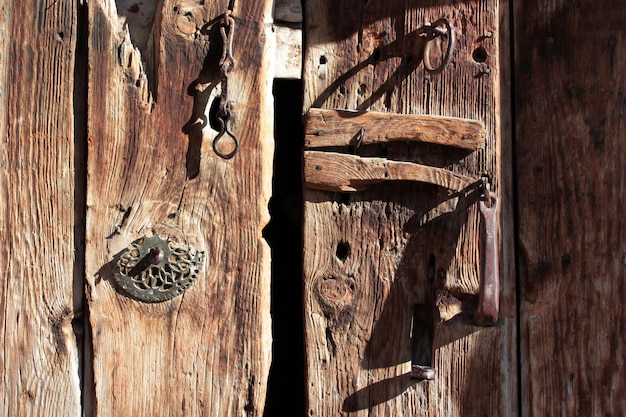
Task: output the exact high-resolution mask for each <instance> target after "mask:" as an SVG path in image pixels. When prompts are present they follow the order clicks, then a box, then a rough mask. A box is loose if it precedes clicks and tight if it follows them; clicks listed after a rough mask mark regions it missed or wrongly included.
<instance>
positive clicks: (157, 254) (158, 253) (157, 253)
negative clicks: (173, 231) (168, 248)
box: [148, 247, 165, 265]
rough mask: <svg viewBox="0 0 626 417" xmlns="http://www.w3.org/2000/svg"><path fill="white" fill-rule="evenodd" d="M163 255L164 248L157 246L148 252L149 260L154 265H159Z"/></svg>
mask: <svg viewBox="0 0 626 417" xmlns="http://www.w3.org/2000/svg"><path fill="white" fill-rule="evenodd" d="M163 256H165V253H164V252H163V249H161V248H157V247H155V248H152V249H150V253H149V254H148V261H149V262H150V263H151V264H152V265H157V264H159V263H160V262H161V261H162V260H163Z"/></svg>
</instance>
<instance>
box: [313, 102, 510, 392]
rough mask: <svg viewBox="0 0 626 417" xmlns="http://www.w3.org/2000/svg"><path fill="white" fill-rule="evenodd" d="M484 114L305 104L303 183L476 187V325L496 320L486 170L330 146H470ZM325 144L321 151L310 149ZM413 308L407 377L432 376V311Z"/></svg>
mask: <svg viewBox="0 0 626 417" xmlns="http://www.w3.org/2000/svg"><path fill="white" fill-rule="evenodd" d="M485 134H486V133H485V126H484V124H483V123H482V122H481V121H478V120H471V119H460V118H455V117H442V116H430V115H404V114H392V113H379V112H353V111H347V110H323V109H310V110H309V112H308V114H307V119H306V127H305V148H306V149H305V151H304V184H305V186H307V187H309V188H314V189H320V190H328V191H339V192H354V191H360V190H363V189H365V188H366V187H367V186H369V185H371V184H374V183H379V182H383V181H393V180H395V181H397V180H404V181H419V182H426V183H430V184H435V185H438V186H441V187H445V188H447V189H449V190H452V191H455V192H459V191H463V190H467V189H469V188H473V187H476V186H478V187H480V195H481V196H480V199H479V200H478V204H479V212H480V216H481V222H480V223H481V226H482V231H481V238H480V239H481V243H482V244H481V249H480V251H481V265H480V267H479V268H480V271H481V279H480V290H479V301H478V307H477V309H476V311H475V314H474V320H475V322H476V324H477V325H480V326H490V325H493V324H495V323H496V322H497V321H498V310H499V292H500V284H499V279H500V277H499V263H498V248H499V245H498V240H497V209H498V199H497V196H496V194H495V193H494V192H493V191H492V190H491V184H490V182H489V179H488V177H487V176H484V177H482V179H480V180H477V179H475V178H471V177H468V176H465V175H460V174H457V173H454V172H452V171H449V170H446V169H443V168H438V167H433V166H428V165H422V164H418V163H413V162H406V161H394V160H390V159H387V158H381V157H362V156H359V155H354V154H350V153H341V152H336V151H328V150H329V149H335V148H338V149H341V148H348V149H354V148H355V147H359V146H362V145H367V144H375V143H386V142H394V141H409V142H411V141H412V142H424V143H433V144H438V145H443V146H451V147H455V148H460V149H465V150H468V151H475V150H477V149H479V148H481V147H483V146H484V144H485ZM315 148H317V149H319V148H324V149H325V150H323V151H322V150H313V149H315ZM427 310H428V307H427V306H425V305H420V306H419V307H416V310H415V312H414V315H413V328H412V332H413V336H412V339H413V348H412V350H413V355H412V356H413V358H412V364H411V365H412V366H411V376H412V377H413V378H416V379H422V380H431V379H434V378H435V369H434V368H433V367H432V339H433V334H432V333H433V328H432V327H433V323H432V321H433V318H432V315H429V314H428V313H424V311H427Z"/></svg>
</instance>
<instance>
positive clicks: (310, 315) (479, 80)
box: [303, 0, 517, 416]
mask: <svg viewBox="0 0 626 417" xmlns="http://www.w3.org/2000/svg"><path fill="white" fill-rule="evenodd" d="M506 14H507V9H506V4H505V3H503V4H501V3H499V2H497V1H491V0H486V1H483V0H468V1H430V2H410V1H392V2H390V1H361V0H355V1H348V2H342V7H341V8H337V7H335V6H334V2H332V1H326V0H311V1H307V2H306V13H305V16H306V17H307V21H306V25H305V27H307V28H308V30H307V33H306V51H305V58H304V79H303V82H304V95H305V111H306V112H308V117H307V124H306V136H305V148H307V151H305V157H304V164H305V166H304V176H305V187H306V188H305V191H304V196H305V203H304V300H305V335H306V338H305V346H306V349H307V352H308V362H307V372H308V375H307V390H308V400H309V404H308V412H309V415H312V416H330V415H338V413H345V414H346V415H348V414H349V415H377V416H378V415H380V416H390V415H431V416H436V415H455V416H461V415H463V416H467V415H502V416H511V415H514V414H515V413H516V412H517V372H516V340H517V338H516V316H515V278H514V277H515V275H514V268H513V265H514V262H513V258H512V257H513V251H512V248H513V235H512V232H513V228H512V225H513V221H512V199H511V196H512V194H511V190H512V181H511V169H510V166H511V149H510V146H511V141H510V136H509V134H508V133H507V131H506V128H507V127H508V126H509V122H510V120H509V116H508V109H509V103H508V97H509V92H508V91H507V90H503V89H500V88H499V87H500V85H501V83H506V80H507V79H508V61H507V58H506V51H508V45H507V44H506V38H505V37H503V36H500V34H501V33H507V31H508V28H507V27H506V20H502V21H501V20H500V16H506ZM437 30H439V31H440V32H439V35H435V34H434V33H435V32H434V31H437ZM453 36H454V38H455V39H453ZM431 42H432V44H430V43H431ZM502 42H505V43H504V44H503V43H502ZM501 54H503V55H504V56H501ZM448 59H449V63H448V64H446V62H447V60H448ZM439 66H441V68H440V69H438V68H437V67H439ZM425 67H427V68H429V70H427V69H425ZM505 85H506V84H505ZM320 108H323V109H341V110H343V109H348V110H356V111H365V110H367V111H368V113H367V114H364V115H362V116H359V117H355V115H354V114H351V113H345V112H324V111H320V110H318V109H320ZM374 111H379V112H383V113H382V114H380V115H378V116H376V118H375V119H373V117H374V115H375V113H373V112H374ZM406 114H414V115H425V116H422V117H413V118H411V117H408V116H406ZM437 116H440V117H437ZM473 141H475V143H472V142H473ZM357 142H358V143H357ZM401 163H404V165H398V164H401ZM350 164H352V165H350ZM396 166H397V167H398V169H396ZM400 167H402V169H400ZM422 171H424V174H422V173H421V172H422ZM411 173H413V174H411ZM482 176H488V177H489V181H490V183H491V190H492V191H494V192H495V193H496V195H497V198H498V200H499V215H498V219H497V224H498V231H497V232H495V233H497V236H498V240H499V241H500V242H501V246H500V247H501V251H500V255H499V256H500V259H501V265H502V269H501V273H502V281H501V282H502V289H501V294H500V296H501V304H500V314H499V320H498V322H497V324H496V325H494V326H490V327H480V326H477V325H476V323H475V321H474V318H473V314H474V311H475V309H476V308H477V304H478V297H477V294H478V291H479V286H480V280H481V278H480V277H481V275H483V274H484V272H483V271H482V267H481V266H480V264H481V262H480V257H481V241H482V240H481V239H483V237H482V233H481V227H483V226H484V225H483V224H482V222H481V221H480V215H479V205H480V201H479V200H480V199H481V197H480V194H481V193H482V192H481V191H480V190H479V189H477V184H479V183H480V180H481V177H482ZM394 180H401V181H394ZM411 180H413V181H411ZM319 189H321V190H319ZM354 191H356V192H354ZM412 365H421V366H426V367H427V368H429V371H428V372H432V371H431V370H430V368H433V370H434V375H433V376H434V378H433V379H432V380H428V381H426V380H424V379H423V378H412V377H411V370H412ZM428 379H431V378H430V377H429V378H428Z"/></svg>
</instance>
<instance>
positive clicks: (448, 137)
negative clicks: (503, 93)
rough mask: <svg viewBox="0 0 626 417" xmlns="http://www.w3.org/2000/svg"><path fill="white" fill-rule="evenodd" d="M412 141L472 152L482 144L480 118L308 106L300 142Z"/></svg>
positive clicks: (321, 144) (312, 145)
mask: <svg viewBox="0 0 626 417" xmlns="http://www.w3.org/2000/svg"><path fill="white" fill-rule="evenodd" d="M361 129H363V130H362V131H361ZM357 137H359V146H360V145H369V144H373V143H385V142H394V141H416V142H425V143H435V144H438V145H444V146H453V147H456V148H460V149H467V150H471V151H475V150H476V149H478V148H481V147H483V146H484V144H485V124H484V123H483V122H482V121H480V120H470V119H461V118H458V117H444V116H430V115H423V114H402V115H399V114H397V113H381V112H376V111H369V112H355V111H346V110H326V109H314V108H312V109H309V111H308V113H307V117H306V124H305V136H304V145H305V146H306V147H308V148H315V147H326V146H349V145H354V143H355V138H357Z"/></svg>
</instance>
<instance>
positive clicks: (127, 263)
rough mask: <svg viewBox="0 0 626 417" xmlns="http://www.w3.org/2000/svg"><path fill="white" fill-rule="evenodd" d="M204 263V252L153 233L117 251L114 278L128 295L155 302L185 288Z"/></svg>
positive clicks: (174, 294)
mask: <svg viewBox="0 0 626 417" xmlns="http://www.w3.org/2000/svg"><path fill="white" fill-rule="evenodd" d="M203 264H204V252H198V251H196V250H194V249H192V248H189V247H185V246H182V245H177V244H175V243H174V242H172V241H171V240H170V239H168V238H165V239H163V238H161V237H160V236H159V235H153V236H150V237H143V238H141V239H138V240H136V241H135V242H133V243H132V244H131V245H130V247H129V248H128V249H127V250H126V251H124V252H123V253H122V254H121V255H120V257H119V260H118V262H117V265H118V267H119V272H118V273H117V274H115V280H116V282H117V285H118V287H119V288H120V289H121V290H122V291H123V292H124V293H126V294H127V295H129V296H130V297H132V298H135V299H137V300H140V301H144V302H147V303H156V302H160V301H166V300H170V299H172V298H174V297H176V296H178V295H181V294H182V293H183V292H185V290H187V288H189V287H190V286H191V285H192V284H193V283H194V282H195V281H196V279H198V275H199V273H200V270H201V269H202V265H203Z"/></svg>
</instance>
